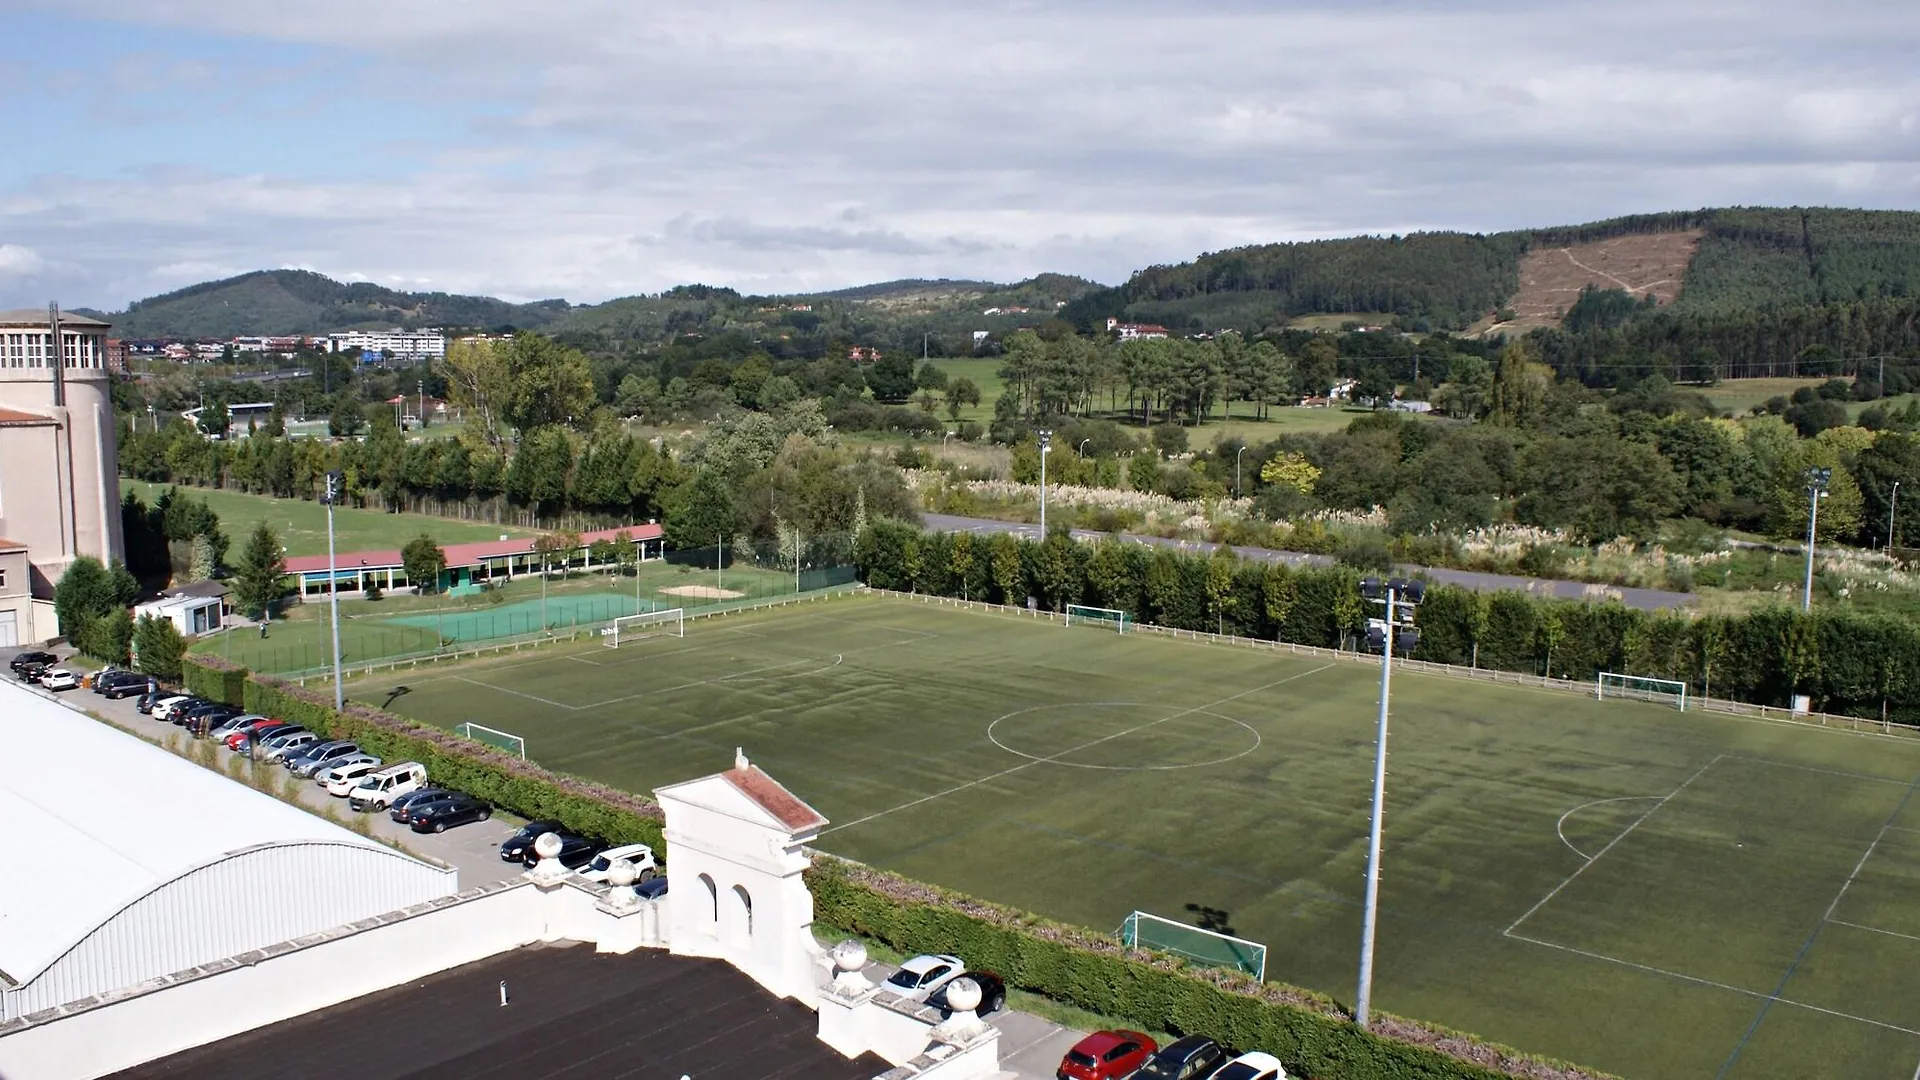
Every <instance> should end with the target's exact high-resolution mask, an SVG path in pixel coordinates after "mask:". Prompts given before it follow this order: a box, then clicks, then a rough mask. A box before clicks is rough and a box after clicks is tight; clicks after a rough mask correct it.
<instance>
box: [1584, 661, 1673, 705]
mask: <svg viewBox="0 0 1920 1080" xmlns="http://www.w3.org/2000/svg"><path fill="white" fill-rule="evenodd" d="M1593 693H1594V696H1595V697H1597V698H1599V699H1600V700H1602V701H1605V700H1606V699H1607V698H1626V699H1628V700H1631V701H1652V702H1656V703H1659V704H1663V705H1673V706H1675V707H1677V708H1679V710H1680V711H1681V712H1686V711H1687V684H1686V683H1683V682H1680V681H1678V680H1676V679H1650V678H1648V677H1647V676H1645V675H1620V674H1617V673H1615V672H1611V671H1603V672H1601V673H1600V674H1599V675H1597V676H1595V677H1594V683H1593Z"/></svg>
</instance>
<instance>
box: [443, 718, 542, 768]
mask: <svg viewBox="0 0 1920 1080" xmlns="http://www.w3.org/2000/svg"><path fill="white" fill-rule="evenodd" d="M454 730H455V731H457V732H459V733H460V734H462V735H465V736H466V737H467V738H469V739H472V740H473V741H474V742H483V743H486V744H487V745H488V746H495V747H499V748H500V749H502V750H505V751H506V752H507V753H509V754H518V755H520V759H521V760H522V761H525V760H526V757H527V740H525V739H523V738H521V737H520V736H518V735H515V734H513V733H512V732H510V731H501V730H500V729H499V728H490V727H488V726H487V725H485V724H461V725H460V726H459V727H457V728H455V729H454Z"/></svg>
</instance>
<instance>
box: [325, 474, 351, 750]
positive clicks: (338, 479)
mask: <svg viewBox="0 0 1920 1080" xmlns="http://www.w3.org/2000/svg"><path fill="white" fill-rule="evenodd" d="M346 486H347V474H346V473H344V472H341V471H340V470H339V469H335V470H333V471H332V472H330V473H328V474H327V497H326V499H325V500H323V501H324V502H325V503H326V504H327V600H328V602H329V603H330V604H331V606H332V608H333V613H332V615H331V620H332V622H333V708H334V711H335V712H339V711H340V710H342V709H345V708H346V707H347V698H346V692H345V690H344V689H342V687H341V683H340V569H339V567H338V566H337V565H336V563H335V561H334V553H333V507H334V504H336V503H338V502H339V501H340V497H341V496H342V495H343V494H345V491H346Z"/></svg>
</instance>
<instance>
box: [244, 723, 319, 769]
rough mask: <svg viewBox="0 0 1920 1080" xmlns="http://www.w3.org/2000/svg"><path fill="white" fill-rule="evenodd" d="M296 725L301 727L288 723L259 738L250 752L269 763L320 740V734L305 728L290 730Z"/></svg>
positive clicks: (255, 757) (258, 759)
mask: <svg viewBox="0 0 1920 1080" xmlns="http://www.w3.org/2000/svg"><path fill="white" fill-rule="evenodd" d="M294 727H299V725H298V724H288V725H287V726H286V727H283V728H280V729H279V730H277V731H275V732H274V733H273V734H271V735H269V736H267V737H266V738H264V739H261V740H259V741H258V742H256V743H254V744H253V749H252V750H251V751H249V753H250V754H251V755H252V757H253V758H254V759H255V760H257V761H265V762H269V763H272V762H278V761H280V760H281V759H283V758H285V757H286V756H287V755H288V754H297V753H299V752H300V751H302V750H304V749H306V748H307V747H309V746H312V745H313V744H315V743H317V742H319V741H320V736H318V735H315V734H314V733H313V732H311V731H308V730H306V729H305V728H301V729H300V730H299V731H289V730H288V728H294Z"/></svg>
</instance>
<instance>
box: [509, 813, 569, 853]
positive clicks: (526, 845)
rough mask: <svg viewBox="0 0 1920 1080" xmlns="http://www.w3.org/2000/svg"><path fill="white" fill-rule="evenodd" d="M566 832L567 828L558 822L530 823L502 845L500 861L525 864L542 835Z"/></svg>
mask: <svg viewBox="0 0 1920 1080" xmlns="http://www.w3.org/2000/svg"><path fill="white" fill-rule="evenodd" d="M566 831H567V827H566V826H565V825H562V824H560V823H559V822H557V821H529V822H527V823H526V824H525V825H523V826H521V828H520V831H519V832H517V833H514V834H513V835H512V836H509V837H507V839H506V841H505V842H503V843H502V844H501V845H500V861H501V862H524V861H525V860H526V855H527V852H529V851H532V850H533V842H534V841H535V840H538V839H539V838H540V834H541V833H549V832H557V833H563V832H566Z"/></svg>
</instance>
